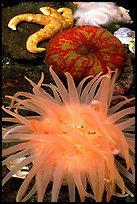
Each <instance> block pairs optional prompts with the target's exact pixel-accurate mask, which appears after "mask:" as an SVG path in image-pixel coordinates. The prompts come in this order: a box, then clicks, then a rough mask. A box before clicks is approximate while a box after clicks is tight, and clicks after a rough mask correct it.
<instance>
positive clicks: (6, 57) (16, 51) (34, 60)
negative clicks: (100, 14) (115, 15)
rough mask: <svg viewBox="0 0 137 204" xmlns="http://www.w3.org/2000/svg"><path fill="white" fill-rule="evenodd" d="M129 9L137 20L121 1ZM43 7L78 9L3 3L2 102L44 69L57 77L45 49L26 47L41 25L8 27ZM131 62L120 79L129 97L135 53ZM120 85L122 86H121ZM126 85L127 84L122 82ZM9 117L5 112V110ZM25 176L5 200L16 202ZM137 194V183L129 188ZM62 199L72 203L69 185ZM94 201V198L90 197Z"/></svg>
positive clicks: (7, 188) (9, 187)
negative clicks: (34, 50)
mask: <svg viewBox="0 0 137 204" xmlns="http://www.w3.org/2000/svg"><path fill="white" fill-rule="evenodd" d="M120 5H121V6H123V7H125V8H126V9H129V10H130V15H131V17H132V18H133V21H134V22H135V10H134V8H133V7H134V5H133V4H132V5H131V6H130V5H129V4H128V3H127V2H125V5H122V4H120ZM42 6H50V7H54V8H56V9H57V8H60V7H65V6H66V7H70V8H72V9H75V7H74V5H73V4H72V2H65V3H64V2H46V3H45V2H19V1H4V2H2V104H3V105H9V101H8V100H7V99H6V98H5V95H11V96H12V95H14V94H15V93H16V92H17V91H27V92H29V91H31V86H30V84H29V82H27V81H26V80H25V78H24V76H27V77H28V78H30V79H31V80H32V81H34V82H38V81H39V79H40V76H41V72H44V75H45V80H44V83H52V82H53V80H52V78H51V75H50V73H49V70H48V67H47V66H46V64H45V62H44V58H45V52H43V53H40V54H32V53H30V52H29V51H27V49H26V41H27V39H28V37H29V36H30V35H31V34H32V33H35V32H36V31H37V30H39V29H40V28H41V26H40V25H37V24H33V23H26V22H24V23H21V24H20V25H18V26H17V30H16V31H12V30H11V29H9V28H8V26H7V25H8V22H9V20H10V19H11V18H12V17H14V16H16V15H17V14H21V13H41V12H40V11H39V8H40V7H42ZM129 28H130V29H133V30H135V27H134V24H133V25H130V26H129ZM47 43H48V40H47V41H45V42H42V43H41V44H40V46H41V47H46V45H47ZM129 58H130V62H129V63H127V65H126V68H125V72H124V73H127V72H128V73H129V74H131V77H130V78H131V79H130V80H129V81H128V84H127V82H126V81H125V80H126V78H125V77H124V75H123V78H122V79H121V81H120V82H119V84H120V86H121V83H122V84H125V89H124V90H125V91H124V94H125V95H127V96H129V97H130V96H134V94H135V78H134V67H135V64H134V61H135V56H134V55H133V54H131V53H129ZM119 84H118V86H119ZM122 86H123V85H122ZM3 116H5V113H3ZM7 172H8V169H6V168H5V167H4V168H3V174H2V177H4V176H5V175H6V174H7ZM21 183H22V179H17V178H11V179H10V180H9V181H8V182H7V183H6V184H5V185H4V187H3V188H2V202H15V198H16V194H17V191H18V189H19V186H20V185H21ZM51 186H52V185H49V187H48V189H47V196H46V198H45V199H44V202H45V201H46V202H48V201H50V196H51ZM129 189H130V190H131V191H132V193H134V191H135V189H134V186H130V188H129ZM58 201H59V202H68V189H67V187H62V188H61V193H60V196H59V199H58ZM86 201H87V202H88V201H90V202H91V201H92V200H91V199H89V198H88V199H87V200H86ZM29 202H36V195H34V196H33V197H32V198H31V199H30V200H29ZM76 202H79V196H78V195H77V196H76ZM111 202H135V199H134V198H131V197H127V198H116V197H112V199H111Z"/></svg>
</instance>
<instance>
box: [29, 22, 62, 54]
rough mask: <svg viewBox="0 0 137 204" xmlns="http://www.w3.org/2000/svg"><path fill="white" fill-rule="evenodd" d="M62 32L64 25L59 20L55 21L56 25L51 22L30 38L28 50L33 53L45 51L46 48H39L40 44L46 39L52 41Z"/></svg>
mask: <svg viewBox="0 0 137 204" xmlns="http://www.w3.org/2000/svg"><path fill="white" fill-rule="evenodd" d="M62 30H63V28H62V24H61V23H60V22H59V21H58V20H56V19H54V24H53V23H52V21H51V22H50V23H49V24H48V25H46V26H45V27H44V28H43V29H41V30H39V31H37V32H36V33H34V34H32V35H31V36H30V37H29V38H28V40H27V42H26V47H27V50H28V51H29V52H32V53H40V52H43V51H45V48H41V47H37V45H38V43H39V42H41V41H44V40H46V39H50V38H51V37H53V36H54V35H56V34H57V33H58V32H60V31H62Z"/></svg>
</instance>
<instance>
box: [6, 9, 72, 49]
mask: <svg viewBox="0 0 137 204" xmlns="http://www.w3.org/2000/svg"><path fill="white" fill-rule="evenodd" d="M40 11H41V12H42V13H43V14H31V13H26V14H20V15H17V16H15V17H13V18H12V19H11V20H10V21H9V23H8V27H9V28H11V29H12V30H16V26H17V24H19V23H21V22H23V21H26V22H31V23H37V24H39V25H42V26H44V28H43V29H40V30H39V31H37V32H36V33H34V34H32V35H31V36H30V37H29V38H28V40H27V42H26V48H27V50H28V51H29V52H31V53H40V52H43V51H45V49H46V48H40V47H37V45H38V43H39V42H41V41H44V40H47V39H50V38H52V37H53V36H54V35H56V34H57V33H59V32H61V31H63V30H66V29H68V28H69V27H72V26H73V21H74V20H73V18H72V10H71V9H69V8H59V9H58V10H55V9H54V8H50V7H42V8H40Z"/></svg>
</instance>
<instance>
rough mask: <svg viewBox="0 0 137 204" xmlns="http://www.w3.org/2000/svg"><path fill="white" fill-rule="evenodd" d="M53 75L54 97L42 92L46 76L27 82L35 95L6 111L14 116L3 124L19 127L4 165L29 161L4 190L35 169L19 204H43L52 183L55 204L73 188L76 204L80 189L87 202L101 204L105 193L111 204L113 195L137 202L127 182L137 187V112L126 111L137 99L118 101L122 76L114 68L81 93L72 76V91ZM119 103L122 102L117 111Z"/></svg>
mask: <svg viewBox="0 0 137 204" xmlns="http://www.w3.org/2000/svg"><path fill="white" fill-rule="evenodd" d="M50 73H51V74H52V77H53V79H54V81H55V83H56V85H54V84H50V85H46V86H48V87H50V88H51V90H52V91H53V96H51V95H50V94H48V93H47V92H46V91H45V90H44V89H43V88H41V86H42V85H44V84H42V83H43V80H44V74H42V76H41V79H40V81H39V82H38V84H35V83H34V82H33V81H31V80H30V79H28V78H27V80H28V81H29V82H30V84H31V85H32V86H33V93H28V92H22V91H20V92H17V93H16V94H15V95H14V96H13V97H10V96H8V97H9V98H10V99H11V104H10V108H5V107H3V110H4V111H5V112H6V113H7V114H9V115H10V116H12V117H8V118H4V119H3V120H4V121H8V122H14V123H15V125H12V126H10V127H7V129H6V130H5V132H4V134H3V142H11V144H12V145H11V147H8V148H7V149H4V150H3V155H2V156H3V157H6V158H5V159H4V160H3V165H8V164H9V162H14V161H15V160H16V159H18V158H23V159H22V160H20V162H18V163H16V165H15V166H14V168H12V169H11V171H10V172H9V173H8V174H7V175H6V176H5V178H4V179H3V185H4V184H5V183H6V182H7V181H8V180H9V179H10V178H11V177H12V175H14V174H16V172H18V171H19V170H21V169H22V168H23V167H24V166H28V165H29V166H31V169H30V171H29V173H28V175H27V176H26V178H25V180H24V181H23V183H22V185H21V187H20V189H19V191H18V193H17V197H16V201H17V202H20V201H22V202H25V201H27V200H28V199H29V198H31V196H32V195H33V194H34V193H36V192H37V201H38V202H42V201H43V198H44V199H46V197H44V196H46V190H47V187H48V184H49V182H52V190H51V202H57V201H58V197H59V193H60V189H61V186H62V185H68V191H69V199H70V202H75V190H76V188H77V190H78V193H79V196H80V200H81V202H84V201H85V198H86V197H90V198H93V199H94V200H95V201H97V202H101V201H102V199H103V195H104V191H105V192H106V194H105V195H106V201H110V199H111V196H112V195H115V196H119V197H125V196H127V195H131V196H134V195H133V194H132V192H130V190H129V189H128V188H127V186H126V183H125V182H124V179H123V176H122V175H124V176H125V177H126V178H128V179H129V180H130V181H131V182H133V183H134V182H135V178H134V176H135V167H134V140H135V138H134V128H135V118H134V113H135V107H128V108H124V105H125V104H127V103H129V102H130V101H132V100H134V98H131V99H127V98H126V97H124V96H119V95H115V96H113V88H114V84H115V80H116V77H117V70H116V71H115V72H114V71H111V70H110V69H109V68H108V72H107V73H106V74H105V75H101V74H102V73H99V74H98V75H96V76H95V77H94V78H92V77H91V76H88V77H86V78H84V79H83V80H82V81H81V82H80V83H79V85H78V86H77V87H76V86H75V83H74V80H73V78H72V76H71V74H70V73H68V72H66V73H65V75H66V78H67V84H68V88H65V86H64V85H63V83H62V82H61V80H60V79H59V78H58V76H57V75H56V73H55V72H54V71H53V69H52V67H50ZM91 78H92V79H91ZM85 83H86V85H85V86H84V84H85ZM22 96H23V98H22ZM20 97H21V98H20ZM115 99H121V101H120V102H119V103H118V104H115V105H114V106H111V102H112V101H114V100H115ZM20 110H22V111H23V110H28V111H30V113H32V115H31V116H23V115H22V114H20ZM14 143H15V144H14ZM118 158H120V159H121V160H122V161H124V164H125V165H124V164H121V162H120V160H119V159H118ZM32 181H33V182H32ZM87 186H88V188H87ZM116 187H118V189H119V191H117V188H116ZM28 188H29V189H28Z"/></svg>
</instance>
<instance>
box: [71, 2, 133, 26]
mask: <svg viewBox="0 0 137 204" xmlns="http://www.w3.org/2000/svg"><path fill="white" fill-rule="evenodd" d="M73 3H74V4H77V9H76V10H75V11H74V13H73V18H74V19H75V20H76V25H77V26H78V25H80V26H81V25H92V26H107V25H109V24H111V23H118V24H119V23H127V24H128V23H133V21H132V19H131V17H130V15H129V10H126V9H125V8H123V7H119V6H117V5H116V4H115V3H114V2H73Z"/></svg>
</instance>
